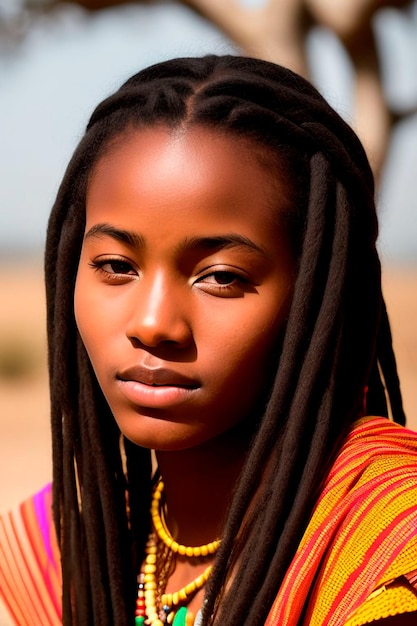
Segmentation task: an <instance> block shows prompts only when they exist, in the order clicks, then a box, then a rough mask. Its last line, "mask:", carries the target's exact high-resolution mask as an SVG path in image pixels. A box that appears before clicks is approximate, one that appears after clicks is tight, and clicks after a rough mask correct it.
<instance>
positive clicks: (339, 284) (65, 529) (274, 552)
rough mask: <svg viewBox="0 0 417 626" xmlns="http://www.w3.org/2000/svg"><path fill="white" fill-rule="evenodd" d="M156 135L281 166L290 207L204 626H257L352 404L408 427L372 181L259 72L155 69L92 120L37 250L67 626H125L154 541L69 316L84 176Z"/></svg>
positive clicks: (144, 461)
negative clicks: (230, 147)
mask: <svg viewBox="0 0 417 626" xmlns="http://www.w3.org/2000/svg"><path fill="white" fill-rule="evenodd" d="M155 124H164V125H166V126H168V127H171V128H175V127H177V126H179V125H181V126H187V127H192V126H193V125H203V126H205V127H208V128H212V129H213V130H216V131H219V132H222V133H227V134H229V135H231V136H236V137H244V138H248V139H250V140H251V141H254V142H256V144H257V145H258V146H259V147H261V148H262V147H263V148H264V149H265V150H267V151H268V152H269V153H273V154H276V155H277V156H278V157H279V158H281V157H282V155H284V157H285V158H288V159H289V162H290V166H291V172H292V174H291V175H292V176H294V180H297V185H298V186H299V187H300V188H301V189H302V190H303V191H302V193H301V194H300V195H299V198H298V200H297V203H296V204H297V206H296V207H294V211H295V212H297V214H298V218H297V230H298V239H299V242H300V254H299V260H298V268H299V269H298V275H297V278H296V284H295V288H294V295H293V301H292V305H291V310H290V313H289V317H288V322H287V326H286V331H285V336H284V339H283V348H282V354H281V356H280V359H279V365H278V367H277V372H276V375H275V378H274V382H273V385H272V389H271V392H270V397H269V401H268V403H267V406H266V410H265V413H264V415H263V417H262V419H261V421H260V424H259V429H258V432H257V433H256V435H255V436H254V441H253V445H252V447H251V451H250V453H249V456H248V459H247V462H246V465H245V467H244V469H243V473H242V476H241V477H240V479H239V481H238V484H237V487H236V492H235V495H234V498H233V502H232V503H231V508H230V511H229V515H228V519H227V523H226V525H225V528H224V534H223V537H222V544H221V547H220V550H219V553H218V555H217V558H216V564H215V568H214V570H213V574H212V577H211V579H210V581H209V585H208V588H207V591H206V601H205V610H204V622H205V623H207V624H208V623H216V624H222V626H235V625H236V624H246V625H252V626H259V624H261V623H263V622H264V621H265V619H266V615H267V614H268V611H269V609H270V607H271V604H272V601H273V598H274V596H275V594H276V592H277V590H278V588H279V585H280V583H281V581H282V578H283V576H284V574H285V571H286V568H287V567H288V565H289V562H290V560H291V558H292V557H293V555H294V553H295V550H296V548H297V546H298V543H299V540H300V538H301V535H302V533H303V531H304V530H305V528H306V525H307V522H308V517H309V514H310V512H311V508H312V506H313V504H314V498H315V497H316V496H317V493H318V490H319V488H320V485H321V483H322V481H323V479H324V477H325V474H326V471H327V469H328V466H326V465H325V464H324V463H323V459H324V458H325V459H327V460H328V461H329V462H330V461H331V459H332V458H333V457H334V455H335V454H336V453H337V450H338V448H339V446H340V442H341V440H342V438H343V437H344V435H345V434H346V432H347V430H348V429H349V427H350V425H351V423H352V422H353V421H354V420H355V419H356V418H357V417H358V415H359V414H360V412H361V410H362V407H363V402H364V394H365V388H366V387H368V395H367V398H368V406H367V411H368V413H374V414H375V413H376V414H380V415H387V405H386V400H385V398H386V397H387V398H388V399H389V402H390V405H391V410H392V413H393V416H394V419H396V421H398V422H401V423H403V422H404V415H403V412H402V405H401V394H400V391H399V384H398V377H397V374H396V365H395V358H394V355H393V351H392V344H391V336H390V330H389V323H388V319H387V314H386V311H385V307H384V302H383V298H382V294H381V282H380V264H379V260H378V255H377V252H376V248H375V241H376V237H377V218H376V211H375V206H374V199H373V194H374V189H373V177H372V173H371V170H370V168H369V164H368V161H367V159H366V156H365V153H364V151H363V148H362V146H361V144H360V142H359V140H358V139H357V137H356V135H355V134H354V133H353V132H352V130H351V129H350V128H349V126H348V125H347V124H346V123H345V122H344V121H343V120H342V119H341V118H340V117H339V115H337V114H336V113H335V112H334V111H333V109H332V108H331V107H330V106H329V105H328V104H327V103H326V102H325V100H324V99H323V98H322V97H321V96H320V95H319V93H318V92H317V90H316V89H315V88H314V87H312V86H311V85H310V84H309V83H308V82H307V81H305V80H304V79H302V78H300V77H299V76H297V75H296V74H294V73H293V72H291V71H289V70H287V69H284V68H282V67H280V66H277V65H274V64H271V63H268V62H265V61H261V60H254V59H247V58H243V57H237V56H236V57H234V56H224V57H216V56H208V57H204V58H184V59H177V60H173V61H168V62H164V63H160V64H157V65H155V66H153V67H150V68H148V69H145V70H143V71H141V72H139V73H138V74H136V75H135V76H133V77H132V78H130V79H129V80H128V81H127V82H126V83H125V84H124V85H123V86H122V87H121V88H120V89H119V90H118V91H117V92H116V93H115V94H114V95H112V96H111V97H109V98H107V99H106V100H105V101H104V102H102V103H101V104H100V105H99V106H98V107H97V108H96V110H95V111H94V113H93V115H92V117H91V120H90V122H89V124H88V128H87V132H86V134H85V136H84V138H83V139H82V140H81V142H80V144H79V146H78V148H77V150H76V151H75V154H74V156H73V158H72V160H71V162H70V164H69V166H68V169H67V172H66V174H65V177H64V180H63V182H62V185H61V188H60V190H59V193H58V197H57V200H56V203H55V205H54V208H53V211H52V214H51V217H50V222H49V227H48V237H47V246H46V287H47V302H48V333H49V334H48V337H49V368H50V385H51V403H52V432H53V467H54V476H53V501H54V517H55V524H56V530H57V535H58V539H59V542H60V546H61V554H62V568H63V616H64V617H63V621H64V624H67V625H68V624H72V623H78V624H93V623H94V624H100V625H101V626H105V625H114V626H122V625H125V624H131V623H133V615H134V602H135V594H136V573H137V568H138V563H139V561H140V559H141V558H142V555H143V549H144V543H145V541H146V537H147V534H148V530H149V515H148V511H149V500H150V490H151V479H150V476H151V466H150V453H149V451H147V450H143V449H141V448H139V447H137V446H134V445H133V444H131V443H129V442H128V441H124V440H123V438H121V436H120V432H119V430H118V428H117V426H116V423H115V421H114V419H113V417H112V415H111V413H110V409H109V407H108V405H107V403H106V401H105V400H104V397H103V395H102V393H101V390H100V388H99V386H98V383H97V381H96V379H95V376H94V374H93V371H92V368H91V365H90V362H89V359H88V357H87V354H86V351H85V349H84V346H83V344H82V342H81V340H80V337H79V335H78V332H77V328H76V324H75V320H74V313H73V302H72V300H73V293H74V284H75V278H76V273H77V265H78V261H79V256H80V249H81V245H82V238H83V234H84V226H85V196H86V188H87V183H88V177H89V175H90V172H91V171H92V168H93V167H94V164H95V163H96V162H97V160H98V158H99V157H100V155H102V154H103V153H104V152H105V151H106V150H108V149H109V147H110V149H111V142H112V140H113V139H116V138H118V137H119V138H120V137H121V138H123V134H124V133H125V132H129V130H130V129H131V128H132V127H133V128H141V127H146V126H150V125H155ZM384 386H386V390H385V392H384ZM121 443H122V444H123V445H124V448H123V446H122V445H121ZM122 448H123V449H124V450H125V454H124V452H123V449H122ZM261 476H263V477H264V479H263V480H261ZM255 492H256V493H257V496H256V498H255V496H254V494H255ZM126 498H128V503H129V506H130V510H129V506H128V507H127V506H126ZM254 498H255V499H254ZM250 504H252V506H249V505H250ZM248 511H250V513H248ZM128 513H129V515H130V517H129V518H128ZM243 519H245V532H244V538H242V520H243ZM236 537H238V539H236ZM236 563H238V567H236V568H234V570H233V571H234V575H233V580H232V582H231V587H230V589H228V590H227V591H225V581H226V580H227V577H228V575H229V574H230V571H231V569H232V568H233V566H234V565H235V564H236Z"/></svg>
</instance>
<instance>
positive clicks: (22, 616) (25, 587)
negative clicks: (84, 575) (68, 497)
mask: <svg viewBox="0 0 417 626" xmlns="http://www.w3.org/2000/svg"><path fill="white" fill-rule="evenodd" d="M0 595H1V598H2V600H3V602H4V604H5V606H6V608H7V610H8V612H9V613H10V616H11V619H12V620H13V621H14V622H15V623H16V624H18V625H19V626H58V625H59V624H61V623H62V621H61V608H60V607H61V578H60V563H59V551H58V547H57V544H56V539H55V533H54V529H53V524H52V517H51V486H50V485H47V487H45V488H44V489H43V490H42V491H41V492H39V493H38V494H36V495H35V496H34V497H33V498H30V499H29V500H27V501H25V502H24V503H23V504H22V505H21V506H20V507H19V508H18V509H17V510H16V511H13V512H12V513H9V514H7V515H4V516H2V517H0Z"/></svg>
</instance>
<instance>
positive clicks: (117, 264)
mask: <svg viewBox="0 0 417 626" xmlns="http://www.w3.org/2000/svg"><path fill="white" fill-rule="evenodd" d="M90 265H91V267H92V268H93V269H95V270H96V271H97V272H99V273H100V274H101V275H102V277H103V278H104V279H105V280H107V281H108V282H110V281H118V282H124V281H126V279H130V278H131V277H132V278H133V277H135V276H137V275H138V272H137V270H136V269H135V268H134V267H133V265H132V263H129V261H125V260H123V259H118V258H108V257H107V258H100V259H96V260H94V261H93V262H92V263H90Z"/></svg>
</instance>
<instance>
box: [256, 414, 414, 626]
mask: <svg viewBox="0 0 417 626" xmlns="http://www.w3.org/2000/svg"><path fill="white" fill-rule="evenodd" d="M416 569H417V434H416V433H414V432H412V431H409V430H407V429H404V428H402V427H401V426H398V425H397V424H394V423H393V422H390V421H388V420H386V419H382V418H364V419H362V420H360V421H359V422H357V423H356V425H355V428H354V429H353V430H352V431H351V433H350V435H349V436H348V438H347V440H346V442H345V444H344V446H343V448H342V450H341V453H340V455H339V456H338V458H337V460H336V462H335V464H334V466H333V468H332V470H331V472H330V474H329V476H328V479H327V481H326V484H325V487H324V490H323V492H322V494H321V496H320V499H319V501H318V503H317V505H316V507H315V509H314V512H313V515H312V518H311V520H310V522H309V525H308V527H307V530H306V532H305V534H304V537H303V539H302V541H301V543H300V546H299V548H298V550H297V552H296V555H295V557H294V559H293V562H292V563H291V565H290V567H289V569H288V572H287V574H286V577H285V579H284V581H283V584H282V586H281V588H280V590H279V593H278V595H277V598H276V600H275V602H274V605H273V607H272V610H271V612H270V614H269V616H268V619H267V622H266V625H267V626H295V625H307V624H308V625H309V626H342V625H346V624H349V625H350V624H351V625H352V626H353V625H359V624H365V623H370V622H371V621H372V620H376V619H380V618H382V617H388V616H392V615H395V614H398V613H404V612H412V611H415V610H417V590H416V588H415V587H414V583H413V584H412V581H413V572H414V574H415V570H416ZM407 576H408V579H407ZM383 591H384V592H387V593H379V592H383ZM394 591H395V594H394ZM388 598H390V600H389V601H388V602H387V599H388Z"/></svg>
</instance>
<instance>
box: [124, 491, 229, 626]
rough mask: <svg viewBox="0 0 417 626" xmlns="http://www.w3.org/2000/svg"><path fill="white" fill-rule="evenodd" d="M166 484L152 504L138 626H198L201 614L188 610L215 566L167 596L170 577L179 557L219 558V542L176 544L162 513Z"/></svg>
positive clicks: (140, 579) (136, 620) (138, 596)
mask: <svg viewBox="0 0 417 626" xmlns="http://www.w3.org/2000/svg"><path fill="white" fill-rule="evenodd" d="M163 490H164V484H163V481H162V480H159V481H158V483H157V484H156V485H155V487H154V490H153V495H152V503H151V520H152V527H153V530H152V532H151V533H150V534H149V537H148V541H147V544H146V548H145V553H146V557H145V560H144V562H143V564H142V567H141V570H140V573H139V576H138V595H137V600H136V613H135V626H143V625H147V626H165V625H166V624H172V626H198V625H199V623H200V619H201V611H199V612H198V613H197V615H196V616H194V614H193V613H192V612H191V611H190V610H189V609H188V608H187V605H188V604H189V602H190V601H191V599H192V598H193V597H194V595H195V594H196V593H197V592H198V591H200V589H203V587H204V585H205V584H206V582H207V580H208V579H209V576H210V573H211V569H212V566H211V565H209V566H208V567H207V568H206V569H205V570H204V572H203V573H202V574H200V575H199V576H197V578H195V579H194V580H192V581H191V582H189V583H188V584H187V585H185V586H184V587H182V589H180V590H179V591H176V592H174V593H165V589H166V585H167V581H168V578H169V576H170V575H171V573H172V572H173V570H174V569H175V559H176V557H177V555H179V556H180V557H183V558H190V559H200V560H201V559H204V558H208V557H211V556H213V555H214V554H216V552H217V550H218V548H219V545H220V540H216V541H213V542H211V543H208V544H206V545H203V546H196V547H189V546H184V545H181V544H179V543H177V542H176V541H175V540H174V538H173V537H172V536H171V534H170V532H169V530H168V528H167V525H166V522H165V517H164V513H163V507H162V494H163Z"/></svg>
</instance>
